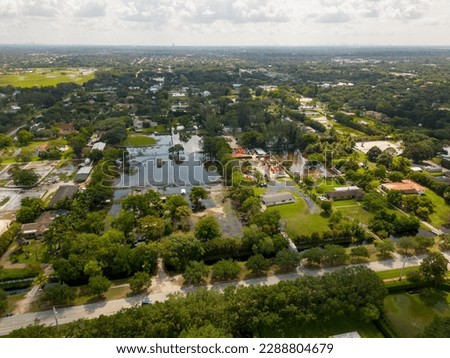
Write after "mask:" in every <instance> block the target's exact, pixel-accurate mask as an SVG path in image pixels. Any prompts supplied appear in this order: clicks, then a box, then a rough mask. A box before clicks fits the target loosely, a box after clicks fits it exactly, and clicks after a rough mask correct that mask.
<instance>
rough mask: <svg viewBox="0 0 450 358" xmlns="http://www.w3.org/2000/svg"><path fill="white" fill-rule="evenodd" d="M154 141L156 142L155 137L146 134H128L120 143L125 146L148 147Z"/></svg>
mask: <svg viewBox="0 0 450 358" xmlns="http://www.w3.org/2000/svg"><path fill="white" fill-rule="evenodd" d="M156 143H158V141H157V140H156V139H155V138H152V137H149V136H146V135H139V134H133V135H129V136H128V138H127V139H125V140H124V141H123V142H122V145H124V146H126V147H150V146H152V145H155V144H156Z"/></svg>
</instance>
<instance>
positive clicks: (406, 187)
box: [381, 179, 427, 195]
mask: <svg viewBox="0 0 450 358" xmlns="http://www.w3.org/2000/svg"><path fill="white" fill-rule="evenodd" d="M381 188H382V189H383V190H384V191H386V192H387V191H389V190H397V191H400V192H401V193H402V194H417V195H424V194H425V190H426V189H427V188H425V187H424V186H422V185H420V184H417V183H416V182H414V181H412V180H406V179H405V180H402V181H401V182H397V183H386V184H382V185H381Z"/></svg>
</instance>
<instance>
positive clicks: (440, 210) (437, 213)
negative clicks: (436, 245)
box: [425, 190, 450, 227]
mask: <svg viewBox="0 0 450 358" xmlns="http://www.w3.org/2000/svg"><path fill="white" fill-rule="evenodd" d="M425 196H426V197H427V198H429V199H430V200H431V202H432V203H433V205H434V212H433V213H432V214H431V215H430V218H429V222H430V223H431V224H432V225H433V226H435V227H440V226H442V225H444V224H447V223H449V222H450V205H448V204H447V203H446V202H445V199H444V198H443V197H441V196H439V195H437V194H436V193H435V192H433V191H431V190H427V191H426V192H425Z"/></svg>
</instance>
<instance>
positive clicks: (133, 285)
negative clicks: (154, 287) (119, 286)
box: [130, 272, 152, 293]
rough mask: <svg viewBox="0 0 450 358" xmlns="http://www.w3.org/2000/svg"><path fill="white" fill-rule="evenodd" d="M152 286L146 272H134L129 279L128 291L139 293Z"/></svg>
mask: <svg viewBox="0 0 450 358" xmlns="http://www.w3.org/2000/svg"><path fill="white" fill-rule="evenodd" d="M151 284H152V279H151V278H150V275H149V274H148V273H147V272H136V273H135V274H134V276H133V277H132V278H131V279H130V289H131V291H132V292H133V293H139V292H141V291H143V290H144V289H146V288H147V287H149V286H150V285H151Z"/></svg>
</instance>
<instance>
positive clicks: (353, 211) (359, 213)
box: [333, 201, 373, 225]
mask: <svg viewBox="0 0 450 358" xmlns="http://www.w3.org/2000/svg"><path fill="white" fill-rule="evenodd" d="M336 203H339V202H336ZM333 207H334V208H335V210H339V211H340V212H342V214H343V215H344V216H349V217H351V218H353V219H358V220H359V222H360V223H362V224H365V225H368V224H369V220H370V219H371V218H372V217H373V214H372V213H370V212H368V211H367V210H364V208H363V207H362V206H356V205H355V202H354V201H353V206H347V205H346V206H345V207H342V206H339V205H338V206H335V205H334V204H333Z"/></svg>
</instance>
